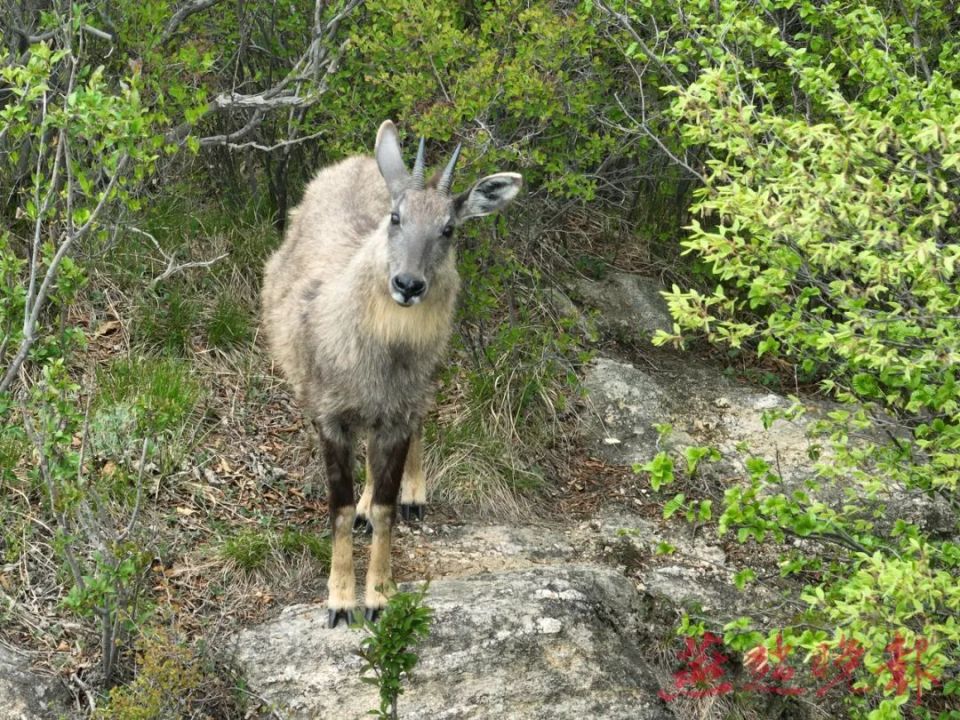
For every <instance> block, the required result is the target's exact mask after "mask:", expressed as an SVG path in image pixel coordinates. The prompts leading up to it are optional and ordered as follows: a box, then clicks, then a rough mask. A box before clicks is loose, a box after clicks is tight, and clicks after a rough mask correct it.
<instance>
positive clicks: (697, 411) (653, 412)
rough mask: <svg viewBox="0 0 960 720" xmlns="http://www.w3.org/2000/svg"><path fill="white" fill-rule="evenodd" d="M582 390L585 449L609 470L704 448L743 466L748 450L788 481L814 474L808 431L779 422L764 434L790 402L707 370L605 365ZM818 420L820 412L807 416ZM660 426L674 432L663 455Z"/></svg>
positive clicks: (660, 360) (671, 363)
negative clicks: (771, 413)
mask: <svg viewBox="0 0 960 720" xmlns="http://www.w3.org/2000/svg"><path fill="white" fill-rule="evenodd" d="M584 386H585V388H586V390H587V397H588V403H589V408H588V412H587V413H585V418H586V424H585V433H586V441H587V443H588V445H589V446H590V447H591V449H592V450H593V452H594V454H596V455H597V456H598V457H600V458H602V459H604V460H605V461H607V462H609V463H613V464H617V465H632V464H633V463H643V462H646V461H647V460H649V459H650V458H652V457H653V456H654V455H656V453H657V452H658V451H659V450H669V449H672V448H683V447H689V446H692V445H705V446H711V447H715V448H717V449H718V450H720V451H721V453H723V455H724V456H725V457H726V458H727V459H728V460H729V461H730V462H732V463H734V464H737V463H739V462H742V461H743V460H745V459H746V458H747V457H749V455H748V454H745V453H742V452H740V451H739V450H738V446H741V445H743V446H745V447H747V448H749V451H750V453H751V454H753V455H756V456H759V457H763V458H765V459H767V460H768V461H770V462H771V463H776V464H777V466H778V467H779V468H780V470H781V472H782V473H783V477H784V479H787V480H790V479H801V478H802V477H803V476H805V475H806V474H807V473H808V472H809V467H810V464H811V463H810V459H809V448H810V440H809V438H808V437H807V435H806V426H805V424H804V423H802V422H788V421H785V420H778V421H777V422H776V423H775V424H774V425H773V426H772V428H771V429H770V430H766V429H765V428H764V427H763V419H762V418H763V413H764V411H765V410H774V409H784V408H787V407H789V406H790V401H789V400H787V399H786V398H785V397H782V396H780V395H777V394H776V393H773V392H770V391H769V390H764V389H762V388H757V387H755V386H752V385H748V384H747V383H743V382H739V381H736V380H731V379H730V378H728V377H726V376H725V375H723V374H722V373H720V372H719V371H717V370H714V369H713V368H710V367H708V366H706V365H702V364H696V363H689V364H686V363H681V362H679V361H678V360H676V359H673V358H668V357H666V356H663V357H657V358H656V363H655V364H653V363H651V365H650V366H649V367H647V366H644V367H642V368H640V367H636V366H634V365H631V364H630V363H625V362H621V361H618V360H612V359H610V358H603V357H600V358H597V359H595V360H594V361H593V362H592V363H591V364H590V365H589V366H588V368H587V370H586V372H585V375H584ZM816 413H817V409H816V407H815V406H814V407H813V408H812V409H811V411H810V413H809V416H811V417H815V416H816ZM658 424H669V425H670V426H672V428H673V430H672V432H671V433H670V435H669V436H668V438H667V440H666V442H665V444H663V445H662V446H660V447H658V445H657V437H658V433H657V431H656V429H655V427H654V426H655V425H658ZM739 470H742V468H739Z"/></svg>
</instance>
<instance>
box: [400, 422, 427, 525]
mask: <svg viewBox="0 0 960 720" xmlns="http://www.w3.org/2000/svg"><path fill="white" fill-rule="evenodd" d="M426 506H427V478H426V475H424V472H423V425H420V426H419V427H417V429H416V430H414V432H413V435H412V436H411V437H410V449H409V450H408V451H407V460H406V463H405V464H404V466H403V482H402V483H401V484H400V517H401V518H403V520H404V521H406V522H411V521H422V520H423V515H424V510H425V509H426Z"/></svg>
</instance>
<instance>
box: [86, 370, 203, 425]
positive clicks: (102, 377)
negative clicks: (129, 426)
mask: <svg viewBox="0 0 960 720" xmlns="http://www.w3.org/2000/svg"><path fill="white" fill-rule="evenodd" d="M97 385H98V387H99V389H100V393H99V396H98V406H99V407H98V410H100V411H101V412H102V413H103V417H104V420H105V421H106V420H110V421H111V422H112V423H113V424H114V425H115V426H116V427H117V428H118V431H120V430H122V429H123V428H124V423H125V422H129V418H125V417H124V412H125V411H124V408H129V411H130V412H132V413H133V417H134V418H135V422H136V427H137V432H139V433H140V434H146V435H156V434H160V433H164V432H167V431H171V430H174V429H177V428H179V427H180V426H182V425H183V424H184V423H185V422H186V421H187V420H188V418H189V417H190V414H191V413H192V412H193V409H194V408H195V407H196V406H197V405H198V404H199V402H200V401H201V399H202V398H203V391H202V388H201V387H200V384H199V383H198V382H197V380H196V379H195V377H194V376H193V374H192V373H191V371H190V366H189V365H188V364H187V363H186V362H185V361H183V360H179V359H176V358H152V357H141V358H138V359H128V358H123V359H119V360H115V361H113V362H112V363H110V364H109V365H106V366H104V367H102V368H100V369H99V370H98V371H97Z"/></svg>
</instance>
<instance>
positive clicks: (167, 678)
mask: <svg viewBox="0 0 960 720" xmlns="http://www.w3.org/2000/svg"><path fill="white" fill-rule="evenodd" d="M205 680H206V678H205V677H204V671H203V659H202V658H199V657H197V655H196V654H195V653H194V651H193V650H192V649H191V648H189V647H187V646H185V645H181V644H179V642H178V640H177V638H176V637H174V636H173V635H172V634H170V633H167V632H157V633H156V634H153V635H149V636H147V635H144V636H143V637H142V638H141V639H140V640H139V642H138V643H137V673H136V677H134V679H133V680H132V681H131V682H130V683H128V684H127V685H123V686H119V687H115V688H113V689H112V690H111V691H110V696H109V700H108V702H107V704H106V705H104V706H101V707H100V708H98V709H97V712H96V713H95V714H94V716H93V718H94V720H171V719H172V718H182V717H190V716H191V710H193V709H195V708H194V707H193V706H194V705H195V704H196V703H197V701H198V699H199V698H200V696H201V695H202V694H203V693H204V691H205Z"/></svg>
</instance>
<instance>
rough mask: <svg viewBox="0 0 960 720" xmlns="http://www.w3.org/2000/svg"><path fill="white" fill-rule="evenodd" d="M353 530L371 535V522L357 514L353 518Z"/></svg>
mask: <svg viewBox="0 0 960 720" xmlns="http://www.w3.org/2000/svg"><path fill="white" fill-rule="evenodd" d="M353 531H354V532H362V533H364V534H366V535H372V534H373V523H372V522H370V521H369V520H368V519H367V518H366V517H364V516H363V515H357V516H356V517H355V518H354V519H353Z"/></svg>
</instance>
